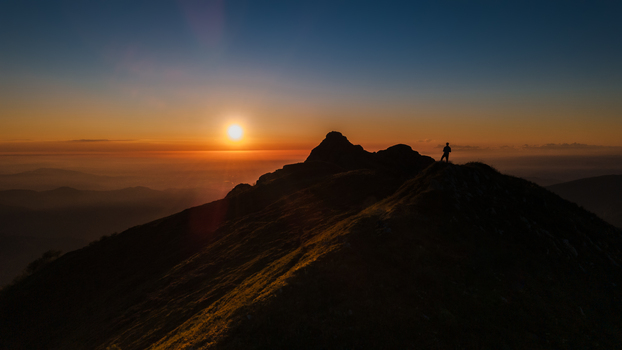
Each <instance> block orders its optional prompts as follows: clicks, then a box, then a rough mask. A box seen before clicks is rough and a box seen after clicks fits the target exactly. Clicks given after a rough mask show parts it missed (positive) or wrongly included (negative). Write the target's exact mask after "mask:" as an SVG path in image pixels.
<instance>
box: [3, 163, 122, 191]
mask: <svg viewBox="0 0 622 350" xmlns="http://www.w3.org/2000/svg"><path fill="white" fill-rule="evenodd" d="M63 186H66V187H72V188H78V189H81V190H113V189H119V188H123V187H130V186H133V180H132V179H131V178H129V177H114V176H101V175H93V174H87V173H83V172H79V171H73V170H65V169H55V168H41V169H36V170H31V171H25V172H21V173H16V174H0V190H10V189H17V188H18V189H27V190H35V191H46V190H52V189H55V188H58V187H63Z"/></svg>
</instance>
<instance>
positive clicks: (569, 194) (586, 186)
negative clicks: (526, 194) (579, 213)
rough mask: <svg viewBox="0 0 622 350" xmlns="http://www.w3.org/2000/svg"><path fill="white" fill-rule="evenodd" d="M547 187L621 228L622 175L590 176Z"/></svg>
mask: <svg viewBox="0 0 622 350" xmlns="http://www.w3.org/2000/svg"><path fill="white" fill-rule="evenodd" d="M547 189H548V190H550V191H552V192H554V193H557V194H558V195H560V196H561V197H562V198H565V199H567V200H569V201H572V202H575V203H577V204H579V205H580V206H582V207H584V208H585V209H587V210H589V211H591V212H593V213H595V214H596V215H598V216H600V217H601V218H603V219H604V220H606V221H607V222H610V223H611V224H613V225H615V226H617V227H620V228H622V175H606V176H597V177H590V178H587V179H580V180H575V181H570V182H565V183H561V184H556V185H552V186H547Z"/></svg>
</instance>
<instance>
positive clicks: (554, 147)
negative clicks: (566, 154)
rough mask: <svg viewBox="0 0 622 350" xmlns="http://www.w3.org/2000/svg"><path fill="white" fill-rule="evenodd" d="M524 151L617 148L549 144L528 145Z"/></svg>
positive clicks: (577, 144) (576, 144)
mask: <svg viewBox="0 0 622 350" xmlns="http://www.w3.org/2000/svg"><path fill="white" fill-rule="evenodd" d="M522 148H523V149H544V150H557V149H562V150H565V149H603V148H616V147H612V146H599V145H588V144H585V143H576V142H573V143H547V144H544V145H528V144H525V145H523V147H522Z"/></svg>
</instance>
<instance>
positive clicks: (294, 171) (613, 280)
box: [0, 133, 622, 350]
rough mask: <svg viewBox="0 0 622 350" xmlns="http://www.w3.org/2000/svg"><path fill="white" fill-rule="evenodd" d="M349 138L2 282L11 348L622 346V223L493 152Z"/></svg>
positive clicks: (1, 305)
mask: <svg viewBox="0 0 622 350" xmlns="http://www.w3.org/2000/svg"><path fill="white" fill-rule="evenodd" d="M351 146H352V145H351V144H349V142H347V140H346V139H345V138H344V137H343V136H341V135H340V134H336V133H335V134H333V133H331V134H329V135H328V136H327V139H326V140H324V141H323V142H322V144H320V146H318V148H316V149H315V150H314V151H313V152H312V154H311V156H310V157H309V159H308V160H307V161H306V162H305V163H302V164H294V165H290V166H286V167H284V168H283V169H280V170H278V171H276V172H274V173H271V174H266V175H264V176H262V177H261V178H260V179H259V180H258V181H257V184H256V185H255V186H250V185H239V186H238V187H236V188H235V189H234V190H233V191H232V192H231V193H230V194H229V195H228V196H227V197H226V198H224V199H223V200H220V201H216V202H212V203H209V204H206V205H204V206H200V207H196V208H192V209H189V210H186V211H184V212H182V213H179V214H176V215H173V216H170V217H167V218H164V219H161V220H158V221H154V222H152V223H149V224H146V225H143V226H139V227H135V228H133V229H130V230H127V231H125V232H123V233H121V234H119V235H116V236H114V237H111V238H108V239H106V240H103V241H100V242H98V243H96V244H94V245H91V246H89V247H87V248H84V249H81V250H79V251H76V252H72V253H68V254H66V255H64V256H62V257H61V258H59V259H57V260H55V261H54V262H52V263H50V264H49V265H47V266H46V267H44V268H42V269H41V270H39V271H38V272H36V273H35V274H33V275H31V276H30V277H28V278H26V279H24V280H22V281H21V282H20V283H18V284H16V285H14V286H12V287H9V288H7V289H5V290H3V291H2V294H0V349H105V348H106V347H107V346H111V345H113V344H114V345H118V346H119V347H120V348H121V349H123V350H127V349H322V348H327V349H344V348H347V349H353V348H369V349H377V348H417V347H421V348H456V347H461V348H509V349H512V348H589V347H602V348H615V347H619V346H620V345H622V336H621V335H620V334H622V329H621V322H620V316H619V315H620V312H621V311H622V307H621V301H620V290H619V288H620V287H619V286H620V284H621V283H622V278H621V277H622V270H621V268H620V264H622V261H621V259H620V253H621V252H620V248H621V247H622V243H621V241H620V235H621V232H620V231H619V230H617V229H616V228H614V227H612V226H611V225H608V224H606V223H605V222H603V221H602V220H600V219H598V218H597V217H595V216H594V215H593V214H591V213H588V212H586V211H584V210H582V209H580V208H578V207H577V206H576V205H574V204H571V203H569V202H567V201H565V200H562V199H561V198H559V197H558V196H557V195H554V194H552V193H550V192H548V191H546V190H544V189H542V188H540V187H538V186H535V185H533V184H532V183H529V182H527V181H524V180H521V179H518V178H513V177H508V176H504V175H502V174H499V173H498V172H496V171H495V170H493V169H491V168H489V167H488V166H486V165H483V164H477V163H475V164H467V165H463V166H457V165H451V164H443V163H434V162H433V161H432V160H431V159H430V158H428V157H422V156H420V155H418V154H417V153H416V152H414V151H412V150H410V148H409V147H407V146H403V145H402V146H399V145H398V146H394V147H392V148H390V149H388V150H386V151H384V152H378V153H374V154H371V153H368V152H365V151H364V150H362V149H361V148H357V147H356V146H354V147H355V148H352V147H351ZM326 150H330V152H325V151H326ZM339 152H346V153H347V152H350V153H347V154H349V156H347V157H343V156H339V155H338V153H339ZM318 154H319V156H318ZM312 156H313V157H312ZM352 160H355V161H354V162H353V161H352Z"/></svg>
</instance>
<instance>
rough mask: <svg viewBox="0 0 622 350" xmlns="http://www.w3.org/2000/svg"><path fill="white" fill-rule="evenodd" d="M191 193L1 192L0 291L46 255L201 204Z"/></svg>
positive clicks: (142, 190)
mask: <svg viewBox="0 0 622 350" xmlns="http://www.w3.org/2000/svg"><path fill="white" fill-rule="evenodd" d="M200 198H202V197H201V196H200V194H199V193H197V192H194V191H192V190H167V191H156V190H152V189H149V188H146V187H133V188H125V189H121V190H114V191H82V190H77V189H73V188H70V187H60V188H57V189H54V190H49V191H41V192H37V191H32V190H6V191H0V266H2V269H1V270H0V286H3V285H5V284H6V283H8V282H10V281H11V280H12V279H13V278H14V277H15V276H17V275H18V274H19V273H20V272H21V271H22V270H23V269H24V268H25V267H26V266H27V264H28V263H29V262H30V261H32V260H34V259H35V258H37V257H39V256H40V255H41V253H43V252H45V251H48V250H50V249H56V250H62V251H65V252H66V251H70V250H74V249H77V248H81V247H84V246H85V245H86V244H88V242H90V241H93V240H95V239H98V238H99V237H101V236H103V235H109V234H112V233H114V232H120V231H122V230H126V229H127V228H129V227H132V226H136V225H139V224H143V223H145V222H149V221H151V220H155V219H158V218H161V217H163V216H167V215H170V214H173V213H176V212H179V211H180V210H183V209H185V208H188V207H191V206H194V205H197V204H200Z"/></svg>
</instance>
